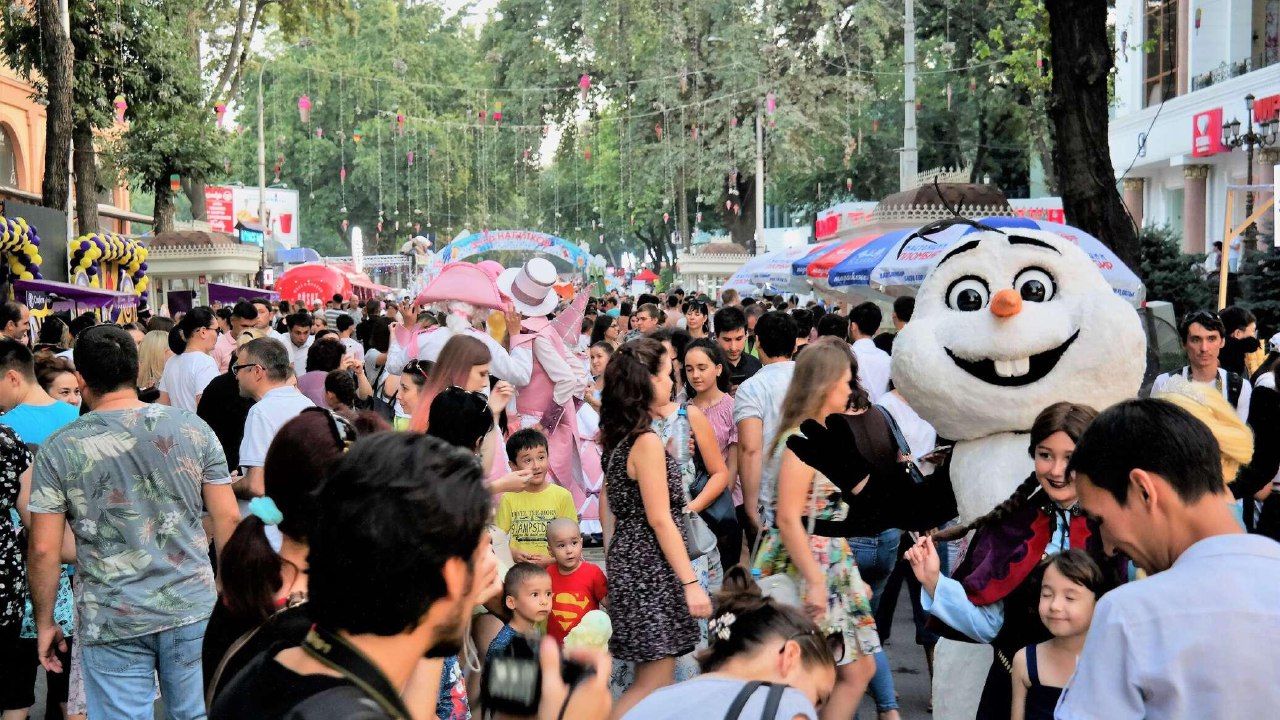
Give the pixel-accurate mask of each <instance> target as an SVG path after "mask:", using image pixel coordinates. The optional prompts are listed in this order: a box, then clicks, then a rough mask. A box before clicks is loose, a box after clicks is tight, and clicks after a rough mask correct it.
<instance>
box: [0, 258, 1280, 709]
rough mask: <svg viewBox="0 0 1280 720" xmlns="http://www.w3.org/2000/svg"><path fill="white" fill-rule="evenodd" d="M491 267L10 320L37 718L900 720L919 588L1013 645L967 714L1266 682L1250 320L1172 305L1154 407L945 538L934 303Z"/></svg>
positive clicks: (1072, 408) (17, 508)
mask: <svg viewBox="0 0 1280 720" xmlns="http://www.w3.org/2000/svg"><path fill="white" fill-rule="evenodd" d="M477 272H478V271H477ZM477 277H484V276H480V275H477ZM487 277H488V280H487V282H491V283H492V289H493V291H494V293H495V294H496V295H497V296H499V297H501V298H502V300H503V306H502V307H493V306H484V305H482V304H479V303H478V302H473V301H472V300H471V299H469V298H459V299H457V300H453V301H449V302H444V303H440V302H432V303H424V304H422V305H419V304H417V303H416V302H414V301H412V300H410V299H409V298H408V297H407V295H403V296H398V297H397V296H393V297H388V298H385V299H372V300H367V301H365V302H358V301H356V300H355V299H354V298H350V299H348V298H343V297H340V296H334V297H333V298H331V299H330V300H329V301H328V302H326V303H323V304H320V303H315V304H312V305H311V306H310V307H306V306H299V305H293V304H290V303H287V302H270V301H267V300H260V299H245V300H241V301H239V302H237V303H234V304H232V305H229V306H219V307H195V308H192V309H190V310H188V311H186V312H184V313H180V314H178V316H176V317H173V318H168V317H161V316H157V317H153V318H149V319H148V320H147V322H146V324H137V325H126V326H121V325H114V324H110V323H107V322H103V321H102V320H100V319H99V318H98V317H97V316H96V315H93V314H85V315H81V316H79V317H75V318H60V317H58V316H56V315H53V316H48V317H45V318H42V319H40V320H39V322H38V330H37V331H36V332H33V331H32V329H31V322H32V317H31V312H30V311H29V310H28V309H27V308H25V307H22V306H21V305H19V304H17V303H14V302H12V301H10V302H7V303H5V304H4V305H3V306H0V333H3V335H4V337H0V412H2V413H3V414H2V415H0V512H3V514H4V515H3V516H2V517H0V711H3V715H2V717H3V718H4V720H16V719H20V718H24V717H26V716H27V712H28V710H29V708H31V707H32V706H33V705H34V704H35V701H36V698H35V697H34V692H35V688H36V686H37V683H36V676H37V672H38V670H39V668H40V667H41V666H43V668H44V675H45V678H46V682H45V683H44V685H43V687H44V688H45V689H46V693H47V697H46V698H45V699H44V703H43V704H44V705H45V707H46V708H47V710H46V713H47V717H55V716H57V717H67V718H71V717H81V718H83V717H88V718H91V719H92V720H100V719H102V720H106V719H111V720H115V719H116V718H152V717H154V716H155V714H156V712H157V710H156V703H157V701H158V702H160V703H161V704H162V705H163V708H164V713H165V714H166V716H167V717H171V718H204V717H206V716H207V717H209V718H213V719H214V720H223V719H229V718H250V717H252V718H277V717H278V718H286V717H288V718H339V717H341V718H357V717H358V718H384V717H386V718H419V719H420V718H432V717H434V718H441V720H449V719H461V718H469V717H473V716H474V717H477V718H478V717H486V716H492V715H501V716H507V717H514V716H522V715H524V716H536V717H541V718H573V719H575V720H576V719H581V720H594V719H596V718H600V719H604V718H627V719H628V720H640V719H648V718H659V719H660V718H676V717H684V716H685V715H687V713H688V712H689V711H690V708H693V707H697V708H698V711H699V712H706V713H710V715H709V716H710V717H717V718H718V717H721V716H724V717H731V718H738V717H741V718H756V717H762V718H778V719H780V720H781V719H785V720H797V719H799V718H806V719H814V720H816V718H819V717H821V718H824V719H831V718H839V719H840V720H848V719H849V718H852V717H854V715H855V713H856V711H857V709H858V707H859V705H860V704H861V703H862V701H863V698H864V695H866V696H869V697H870V699H871V700H872V701H873V703H874V706H875V710H876V713H877V717H878V718H880V719H882V720H894V719H895V718H897V717H900V715H901V713H902V712H903V709H902V708H900V707H899V699H898V693H897V692H896V691H895V687H894V676H893V671H892V669H891V666H890V663H889V661H888V657H887V655H886V647H887V643H888V640H889V637H890V632H891V629H892V619H893V612H894V609H895V607H896V606H897V598H898V596H899V593H900V592H901V590H900V588H901V587H902V586H903V585H906V587H907V593H908V594H909V596H910V599H911V601H912V606H913V609H914V620H915V628H914V630H915V641H916V643H917V644H918V645H920V646H921V648H922V649H923V652H924V655H925V657H926V659H927V661H928V665H929V668H930V672H932V671H933V657H934V655H933V648H934V646H935V645H936V644H937V643H938V642H939V638H948V639H959V640H963V641H965V642H968V643H975V644H981V645H989V646H991V647H992V648H993V649H994V652H993V658H994V659H993V661H992V663H991V667H990V670H989V672H988V673H987V676H986V680H985V683H984V684H983V687H982V691H981V696H982V697H981V703H980V705H979V707H978V711H977V714H978V717H980V718H1017V719H1019V720H1021V719H1022V718H1028V719H1030V718H1050V717H1058V718H1095V717H1097V718H1102V717H1106V718H1130V717H1132V718H1138V717H1152V718H1186V717H1262V716H1266V715H1268V714H1269V711H1270V710H1271V708H1272V707H1273V706H1274V705H1275V704H1276V701H1277V700H1280V691H1277V690H1275V689H1273V683H1271V682H1270V679H1269V672H1268V668H1269V667H1270V665H1269V663H1267V662H1265V660H1267V659H1271V660H1274V659H1276V657H1275V656H1276V653H1277V652H1278V651H1277V650H1276V649H1275V648H1276V647H1280V644H1277V643H1276V642H1275V641H1276V640H1280V624H1278V623H1277V620H1280V617H1278V615H1280V611H1278V610H1277V609H1276V605H1275V602H1274V598H1275V597H1276V593H1277V591H1280V573H1278V572H1277V571H1280V545H1277V544H1276V541H1277V539H1280V500H1277V499H1276V498H1277V497H1280V496H1273V495H1272V488H1273V484H1274V483H1276V482H1280V472H1278V471H1280V444H1277V443H1273V442H1269V441H1268V440H1267V438H1268V437H1273V436H1274V434H1275V432H1276V431H1277V430H1278V429H1280V395H1277V392H1276V382H1275V373H1276V370H1277V367H1278V363H1280V334H1277V335H1276V336H1275V337H1273V338H1272V339H1271V340H1270V341H1269V342H1268V343H1265V344H1264V343H1263V342H1261V341H1259V340H1258V339H1257V334H1258V328H1257V320H1256V318H1255V317H1254V316H1253V315H1252V314H1251V313H1250V312H1249V311H1248V310H1247V309H1245V308H1241V307H1230V308H1227V309H1225V310H1223V311H1221V312H1209V311H1200V312H1193V313H1189V314H1188V315H1187V316H1186V317H1185V318H1184V319H1183V320H1182V322H1181V326H1180V333H1181V338H1182V341H1183V343H1184V347H1185V350H1186V356H1187V364H1186V366H1185V367H1182V368H1180V369H1178V370H1173V371H1170V372H1168V373H1165V374H1162V375H1160V376H1159V377H1158V378H1156V379H1155V382H1154V385H1153V386H1152V387H1151V388H1150V392H1149V394H1150V396H1151V397H1149V398H1146V399H1136V398H1135V399H1130V400H1126V401H1123V402H1121V403H1119V404H1117V405H1114V406H1112V407H1109V408H1096V409H1095V408H1093V407H1090V406H1089V405H1087V404H1081V403H1075V402H1072V401H1071V398H1061V399H1060V400H1061V401H1060V402H1055V403H1053V404H1051V405H1048V406H1047V407H1043V408H1037V411H1038V415H1037V416H1036V419H1035V422H1034V424H1033V425H1032V426H1031V427H1030V428H1027V429H1026V432H1025V433H1024V434H1022V435H1020V436H1019V440H1018V442H1020V443H1024V444H1022V445H1020V447H1021V448H1022V450H1020V451H1019V452H1022V451H1025V452H1026V453H1027V455H1029V457H1030V459H1031V461H1032V464H1033V467H1034V470H1033V471H1032V472H1031V473H1030V474H1029V475H1028V476H1026V477H1025V479H1022V480H1021V482H1020V484H1018V485H1017V488H1016V490H1015V491H1014V492H1013V494H1012V495H1010V496H1009V497H1008V498H1007V499H1005V500H1004V501H1003V502H1000V503H999V504H998V505H996V506H995V507H994V508H993V509H991V510H990V511H989V512H986V513H985V514H982V515H981V516H980V517H976V518H969V519H968V521H967V522H960V521H959V520H958V517H957V516H958V515H961V513H960V512H959V511H958V510H957V502H956V497H955V494H954V493H953V492H952V490H951V487H950V472H951V465H952V455H951V448H952V445H953V443H951V442H950V441H948V440H947V439H946V438H943V437H940V436H939V433H938V432H937V431H936V430H935V429H934V427H933V426H932V425H931V424H930V423H929V422H928V420H927V419H926V418H924V417H922V416H921V415H920V414H919V413H917V412H916V410H914V409H913V408H912V406H911V404H910V403H909V402H908V399H907V398H906V397H904V395H903V393H902V392H900V390H899V387H898V385H899V383H898V382H896V380H898V378H896V377H895V375H894V373H895V372H898V365H896V364H895V362H894V360H893V353H894V344H895V343H894V341H895V337H896V336H897V334H898V333H900V332H902V331H903V329H904V328H905V327H907V326H908V325H909V324H910V323H911V322H912V317H913V313H914V310H915V300H914V299H913V298H910V297H902V298H898V299H897V300H896V301H895V302H894V303H893V304H892V311H891V314H890V315H889V317H885V314H884V312H885V311H884V310H883V309H882V306H881V305H880V304H877V303H875V302H862V303H858V304H854V305H852V306H848V305H846V306H843V307H842V306H841V305H838V304H830V303H824V302H818V301H806V302H802V301H800V300H799V299H798V298H795V297H792V298H784V297H770V298H765V299H754V298H740V297H739V296H738V295H737V293H735V292H733V291H726V292H724V293H722V294H721V295H720V297H718V298H712V297H708V296H707V295H705V294H702V293H685V292H684V291H682V290H680V289H679V288H676V289H672V290H670V291H669V292H664V293H656V294H655V293H646V294H640V295H638V296H635V297H631V296H626V295H623V294H621V293H618V292H608V293H603V294H596V295H593V294H592V291H591V290H590V289H588V288H585V287H579V288H577V290H576V294H575V296H574V297H573V299H572V300H564V299H562V298H560V297H559V296H557V294H556V293H555V292H554V290H553V289H552V284H553V282H554V281H555V280H556V277H555V272H554V269H552V268H551V266H550V264H549V263H547V262H546V261H545V260H537V259H535V260H532V261H529V262H527V263H525V265H524V266H522V267H519V268H512V269H511V270H508V271H507V272H505V273H502V274H501V275H489V276H487ZM1023 294H1024V297H1027V295H1026V291H1024V293H1023ZM957 297H959V298H960V299H961V300H963V299H964V298H963V297H961V296H957ZM1032 301H1035V297H1034V296H1032V297H1028V302H1032ZM991 302H992V303H993V305H992V308H993V309H992V312H993V313H996V309H995V308H996V306H995V304H994V303H995V302H996V301H995V300H992V301H991ZM1019 302H1021V301H1019ZM886 309H887V308H886ZM996 314H997V315H999V313H996ZM1141 351H1142V349H1141V348H1135V349H1134V352H1141ZM1033 362H1035V361H1034V360H1033ZM1134 390H1135V394H1136V391H1137V388H1135V389H1134ZM1144 394H1146V393H1144ZM1024 441H1025V442H1024ZM589 555H590V556H591V557H595V558H597V560H599V559H600V558H603V562H599V563H596V562H591V561H590V560H588V556H589ZM899 652H903V651H902V650H899ZM513 668H516V669H513ZM1055 713H1056V714H1055Z"/></svg>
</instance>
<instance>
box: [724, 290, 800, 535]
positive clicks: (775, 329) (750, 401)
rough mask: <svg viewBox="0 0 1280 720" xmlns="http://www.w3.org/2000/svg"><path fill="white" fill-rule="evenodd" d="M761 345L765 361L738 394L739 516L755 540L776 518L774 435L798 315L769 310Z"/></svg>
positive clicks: (759, 327)
mask: <svg viewBox="0 0 1280 720" xmlns="http://www.w3.org/2000/svg"><path fill="white" fill-rule="evenodd" d="M756 339H757V345H756V348H757V350H758V351H759V353H760V361H761V362H762V363H763V364H764V367H762V368H761V369H760V370H758V371H756V373H755V374H754V375H752V376H751V377H749V378H747V380H746V381H744V382H743V383H742V385H740V386H739V387H738V392H737V394H735V395H734V399H733V422H734V424H735V425H737V426H738V453H739V455H738V475H739V477H740V478H742V507H741V508H739V520H740V522H741V523H742V526H743V528H744V529H745V530H746V532H747V537H748V538H749V539H751V541H752V542H753V543H754V538H753V535H754V534H755V530H757V529H759V528H761V509H763V510H764V513H763V520H764V525H763V527H766V528H767V527H770V526H771V525H772V523H773V488H774V485H775V484H776V483H777V480H778V469H779V467H780V466H781V463H782V453H781V452H776V450H777V446H776V445H775V444H774V440H775V439H776V438H777V436H778V430H779V429H780V428H779V427H778V423H779V422H781V421H782V401H783V399H784V398H786V396H787V388H789V387H791V375H792V373H794V372H795V369H796V364H795V363H794V362H792V361H791V354H792V352H793V351H794V350H795V344H796V321H795V318H793V317H791V316H790V315H788V314H786V313H784V312H771V313H766V314H765V315H764V317H761V318H760V321H759V322H757V323H756Z"/></svg>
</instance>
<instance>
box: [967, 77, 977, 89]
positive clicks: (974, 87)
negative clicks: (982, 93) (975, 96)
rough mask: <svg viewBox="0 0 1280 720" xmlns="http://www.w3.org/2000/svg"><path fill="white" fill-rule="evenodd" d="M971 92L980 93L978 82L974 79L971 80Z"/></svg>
mask: <svg viewBox="0 0 1280 720" xmlns="http://www.w3.org/2000/svg"><path fill="white" fill-rule="evenodd" d="M969 92H971V93H973V92H978V81H977V80H975V79H973V78H970V79H969Z"/></svg>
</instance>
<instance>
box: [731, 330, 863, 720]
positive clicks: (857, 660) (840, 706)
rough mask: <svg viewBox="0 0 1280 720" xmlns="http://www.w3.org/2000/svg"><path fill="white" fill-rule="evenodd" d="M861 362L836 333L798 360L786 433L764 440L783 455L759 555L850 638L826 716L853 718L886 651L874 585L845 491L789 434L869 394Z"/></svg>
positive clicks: (827, 626)
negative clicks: (877, 656) (852, 528)
mask: <svg viewBox="0 0 1280 720" xmlns="http://www.w3.org/2000/svg"><path fill="white" fill-rule="evenodd" d="M856 362H857V361H856V360H855V359H854V356H853V352H852V351H851V350H850V348H849V346H848V345H846V344H845V343H843V342H840V341H838V340H836V339H835V338H820V339H819V340H818V341H817V342H814V343H811V344H810V345H809V347H807V348H806V349H805V351H804V354H803V355H802V356H801V358H800V360H799V361H797V362H796V369H795V375H794V376H793V378H792V380H791V386H790V387H789V388H788V390H787V396H786V399H785V400H783V403H782V420H781V422H780V423H779V425H778V427H779V428H781V431H780V432H779V435H778V437H776V438H767V439H766V441H767V442H769V443H770V445H769V447H771V448H772V449H773V450H772V451H773V452H775V453H778V452H780V453H782V467H781V470H780V471H779V474H778V488H777V493H776V495H775V497H776V503H777V506H776V508H775V518H774V519H775V523H776V525H777V527H775V528H771V529H769V531H768V533H767V534H766V535H765V537H764V540H763V541H762V542H761V545H760V551H759V553H758V554H757V556H756V559H755V566H756V567H757V568H758V569H759V570H760V571H761V574H762V575H764V576H769V575H774V574H778V573H786V574H788V575H790V576H791V577H792V579H793V580H795V582H796V585H797V587H799V588H800V591H801V593H802V596H803V604H804V608H805V610H806V611H807V612H808V613H809V615H810V617H812V618H813V619H814V620H815V621H816V622H817V623H818V626H819V627H820V628H821V629H822V631H823V633H824V634H826V635H833V634H836V633H840V634H841V635H843V636H844V657H843V659H842V660H841V665H840V667H839V668H838V674H837V677H836V686H835V689H834V690H832V692H831V697H830V698H829V699H828V700H827V703H826V705H824V706H823V708H822V717H823V718H840V719H841V720H845V719H847V718H849V717H852V716H853V713H854V711H855V710H857V708H858V704H859V703H860V702H861V701H862V694H863V692H864V691H865V690H866V688H867V683H868V682H870V680H871V677H872V676H873V675H874V674H875V670H876V666H875V660H874V658H873V653H875V652H876V651H877V650H879V649H880V638H879V635H878V634H877V632H876V622H875V616H874V615H873V614H872V612H871V590H870V588H869V587H868V586H867V585H866V584H864V583H863V582H862V577H861V576H860V575H859V574H858V566H857V563H856V562H855V561H854V555H853V550H852V549H851V548H850V547H849V543H848V541H847V540H845V538H844V537H843V533H842V532H841V531H840V526H841V525H842V524H843V523H842V522H841V521H843V520H844V519H845V516H846V515H847V514H848V506H847V505H846V504H845V502H844V500H843V499H842V498H841V496H840V490H838V489H837V488H836V486H835V485H834V484H832V483H831V481H830V480H828V479H827V478H826V477H825V476H823V475H821V474H818V473H817V472H815V471H814V470H813V468H811V467H809V466H807V465H805V464H804V463H803V462H801V460H800V459H799V458H797V457H796V456H795V454H794V453H793V452H791V450H788V449H787V448H786V439H787V437H789V436H791V435H792V434H795V433H796V432H798V430H797V429H798V428H799V426H800V423H802V422H804V421H805V420H816V421H818V422H823V420H824V419H825V418H826V417H827V416H828V415H831V414H835V413H843V412H847V411H848V410H849V408H850V399H851V398H852V397H853V396H854V393H855V392H858V397H860V398H862V399H864V400H865V397H864V396H863V395H862V394H861V391H859V390H858V389H857V386H856V384H855V381H854V378H855V377H857V371H856V369H855V368H856V367H857V365H856ZM860 404H863V405H865V403H860ZM828 528H830V529H829V530H828ZM810 530H813V532H812V533H811V532H810Z"/></svg>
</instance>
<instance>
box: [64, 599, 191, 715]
mask: <svg viewBox="0 0 1280 720" xmlns="http://www.w3.org/2000/svg"><path fill="white" fill-rule="evenodd" d="M208 622H209V621H208V620H207V619H206V620H201V621H199V622H195V623H191V624H190V625H183V626H182V627H177V628H172V629H170V630H162V631H161V632H158V633H151V634H150V635H143V636H141V637H136V638H130V639H128V640H120V641H118V642H113V643H104V644H101V645H89V644H86V645H85V646H84V685H85V697H86V700H87V702H88V708H89V717H93V718H111V719H112V720H153V718H154V717H155V696H156V675H157V674H158V675H159V676H160V694H161V696H162V697H163V698H164V707H165V714H166V717H167V718H168V720H204V717H205V708H204V676H203V675H202V673H201V670H200V667H201V666H200V650H201V647H202V646H203V645H204V628H205V625H206V624H208Z"/></svg>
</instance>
